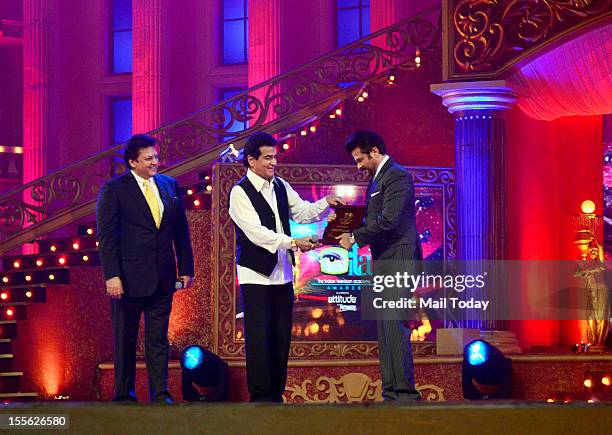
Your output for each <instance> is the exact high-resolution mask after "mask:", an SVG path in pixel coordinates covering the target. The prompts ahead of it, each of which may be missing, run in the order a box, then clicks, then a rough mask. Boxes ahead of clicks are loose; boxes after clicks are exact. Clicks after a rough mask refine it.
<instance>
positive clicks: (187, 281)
mask: <svg viewBox="0 0 612 435" xmlns="http://www.w3.org/2000/svg"><path fill="white" fill-rule="evenodd" d="M178 280H179V281H180V282H182V283H183V290H185V289H188V288H189V287H191V286H192V285H193V276H187V275H181V276H179V279H178Z"/></svg>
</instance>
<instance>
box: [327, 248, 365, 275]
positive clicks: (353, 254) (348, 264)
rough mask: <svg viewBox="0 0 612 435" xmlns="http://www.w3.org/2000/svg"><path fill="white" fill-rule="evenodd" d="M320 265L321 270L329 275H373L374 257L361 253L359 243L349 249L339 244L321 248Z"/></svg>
mask: <svg viewBox="0 0 612 435" xmlns="http://www.w3.org/2000/svg"><path fill="white" fill-rule="evenodd" d="M319 266H320V268H321V272H322V273H325V274H327V275H345V274H348V275H349V276H368V275H372V258H371V257H370V256H369V255H359V251H358V247H357V244H354V245H353V247H352V248H351V249H350V250H349V251H347V250H346V249H344V248H341V247H339V246H329V247H325V248H322V249H320V250H319Z"/></svg>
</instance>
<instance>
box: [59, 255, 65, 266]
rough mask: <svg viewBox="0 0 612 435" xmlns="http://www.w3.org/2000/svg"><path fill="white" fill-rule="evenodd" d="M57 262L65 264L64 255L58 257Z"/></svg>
mask: <svg viewBox="0 0 612 435" xmlns="http://www.w3.org/2000/svg"><path fill="white" fill-rule="evenodd" d="M57 262H58V263H59V264H61V265H62V266H63V265H64V264H66V257H60V258H59V259H58V260H57Z"/></svg>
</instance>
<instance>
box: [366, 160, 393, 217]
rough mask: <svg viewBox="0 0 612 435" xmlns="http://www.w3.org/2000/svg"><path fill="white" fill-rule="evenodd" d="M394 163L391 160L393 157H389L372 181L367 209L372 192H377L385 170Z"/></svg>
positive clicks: (367, 197) (367, 199)
mask: <svg viewBox="0 0 612 435" xmlns="http://www.w3.org/2000/svg"><path fill="white" fill-rule="evenodd" d="M392 164H393V161H392V160H391V157H389V159H388V160H387V161H386V162H385V164H384V165H383V167H382V168H380V171H379V172H378V174H377V175H376V177H375V178H373V179H372V180H371V181H370V185H369V187H368V191H367V193H366V203H365V206H366V211H367V210H368V204H369V203H370V198H371V197H372V193H374V192H376V189H378V184H379V182H380V180H381V179H382V177H383V175H384V174H385V172H387V169H389V168H390V167H391V165H392Z"/></svg>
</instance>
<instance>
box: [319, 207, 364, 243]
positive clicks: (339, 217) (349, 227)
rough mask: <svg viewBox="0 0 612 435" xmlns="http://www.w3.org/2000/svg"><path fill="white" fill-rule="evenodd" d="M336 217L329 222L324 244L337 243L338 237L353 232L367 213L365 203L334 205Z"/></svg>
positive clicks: (322, 240) (324, 235)
mask: <svg viewBox="0 0 612 435" xmlns="http://www.w3.org/2000/svg"><path fill="white" fill-rule="evenodd" d="M334 212H335V213H336V218H335V219H334V220H332V221H331V222H328V224H327V227H326V228H325V231H324V232H323V237H322V239H321V242H322V243H323V244H324V245H337V244H338V240H336V237H338V236H339V235H340V234H343V233H351V232H353V231H354V230H356V229H357V228H359V227H360V226H361V223H362V222H363V216H364V214H365V206H364V205H348V204H338V205H336V206H335V207H334Z"/></svg>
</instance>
